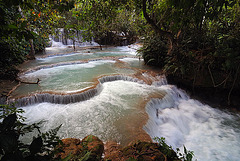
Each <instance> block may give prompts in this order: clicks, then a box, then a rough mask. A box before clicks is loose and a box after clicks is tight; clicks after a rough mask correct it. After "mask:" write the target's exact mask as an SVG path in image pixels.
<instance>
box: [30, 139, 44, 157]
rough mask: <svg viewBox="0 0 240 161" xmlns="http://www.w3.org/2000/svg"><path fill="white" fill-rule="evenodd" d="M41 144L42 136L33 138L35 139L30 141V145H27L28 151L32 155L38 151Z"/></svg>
mask: <svg viewBox="0 0 240 161" xmlns="http://www.w3.org/2000/svg"><path fill="white" fill-rule="evenodd" d="M42 146H43V141H42V138H41V137H37V138H35V139H34V140H33V141H32V143H31V145H30V146H29V150H30V153H31V154H32V155H34V154H36V153H38V152H40V150H41V148H42Z"/></svg>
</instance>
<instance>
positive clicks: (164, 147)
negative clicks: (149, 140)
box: [153, 137, 194, 161]
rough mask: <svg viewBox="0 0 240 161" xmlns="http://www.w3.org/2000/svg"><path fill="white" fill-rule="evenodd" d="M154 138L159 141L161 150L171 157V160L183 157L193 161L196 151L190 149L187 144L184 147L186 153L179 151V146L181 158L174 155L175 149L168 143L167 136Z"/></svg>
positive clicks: (184, 160) (185, 160) (185, 159)
mask: <svg viewBox="0 0 240 161" xmlns="http://www.w3.org/2000/svg"><path fill="white" fill-rule="evenodd" d="M153 140H154V141H156V142H157V143H158V146H159V148H160V151H161V152H163V153H164V154H165V155H166V156H167V158H168V159H169V158H170V160H178V159H181V160H183V161H192V159H193V156H194V153H193V151H188V150H187V149H186V147H185V146H184V147H183V148H184V154H182V153H180V152H179V151H180V149H179V148H177V155H178V156H179V158H175V156H174V154H175V152H174V150H173V149H172V147H171V146H169V145H167V144H166V142H165V138H163V137H161V138H159V137H155V138H154V139H153Z"/></svg>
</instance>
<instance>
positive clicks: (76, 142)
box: [58, 138, 83, 159]
mask: <svg viewBox="0 0 240 161" xmlns="http://www.w3.org/2000/svg"><path fill="white" fill-rule="evenodd" d="M58 149H61V151H62V152H60V153H59V154H58V155H59V156H60V157H61V158H62V159H64V158H66V157H68V156H69V155H74V156H78V155H80V154H81V152H82V151H83V146H82V144H81V141H80V139H74V138H66V139H62V145H60V146H59V147H58Z"/></svg>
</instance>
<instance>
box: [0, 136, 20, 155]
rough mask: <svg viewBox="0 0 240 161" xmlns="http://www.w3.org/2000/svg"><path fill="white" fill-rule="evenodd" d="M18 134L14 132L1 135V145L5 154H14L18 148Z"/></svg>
mask: <svg viewBox="0 0 240 161" xmlns="http://www.w3.org/2000/svg"><path fill="white" fill-rule="evenodd" d="M17 138H18V137H17V134H16V133H15V132H13V131H10V132H7V133H1V134H0V145H1V148H2V149H3V150H4V152H5V154H8V153H12V152H14V151H15V150H16V149H17V147H18V142H17Z"/></svg>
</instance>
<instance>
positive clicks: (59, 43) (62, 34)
mask: <svg viewBox="0 0 240 161" xmlns="http://www.w3.org/2000/svg"><path fill="white" fill-rule="evenodd" d="M82 32H84V31H75V32H73V31H71V34H72V35H71V37H72V38H70V35H69V33H70V32H69V31H67V30H65V29H63V28H60V29H58V31H57V32H56V34H55V35H51V36H50V39H51V44H52V47H65V46H72V45H75V46H79V47H84V46H99V44H98V43H96V42H95V41H94V39H93V38H92V39H91V41H83V37H82Z"/></svg>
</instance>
